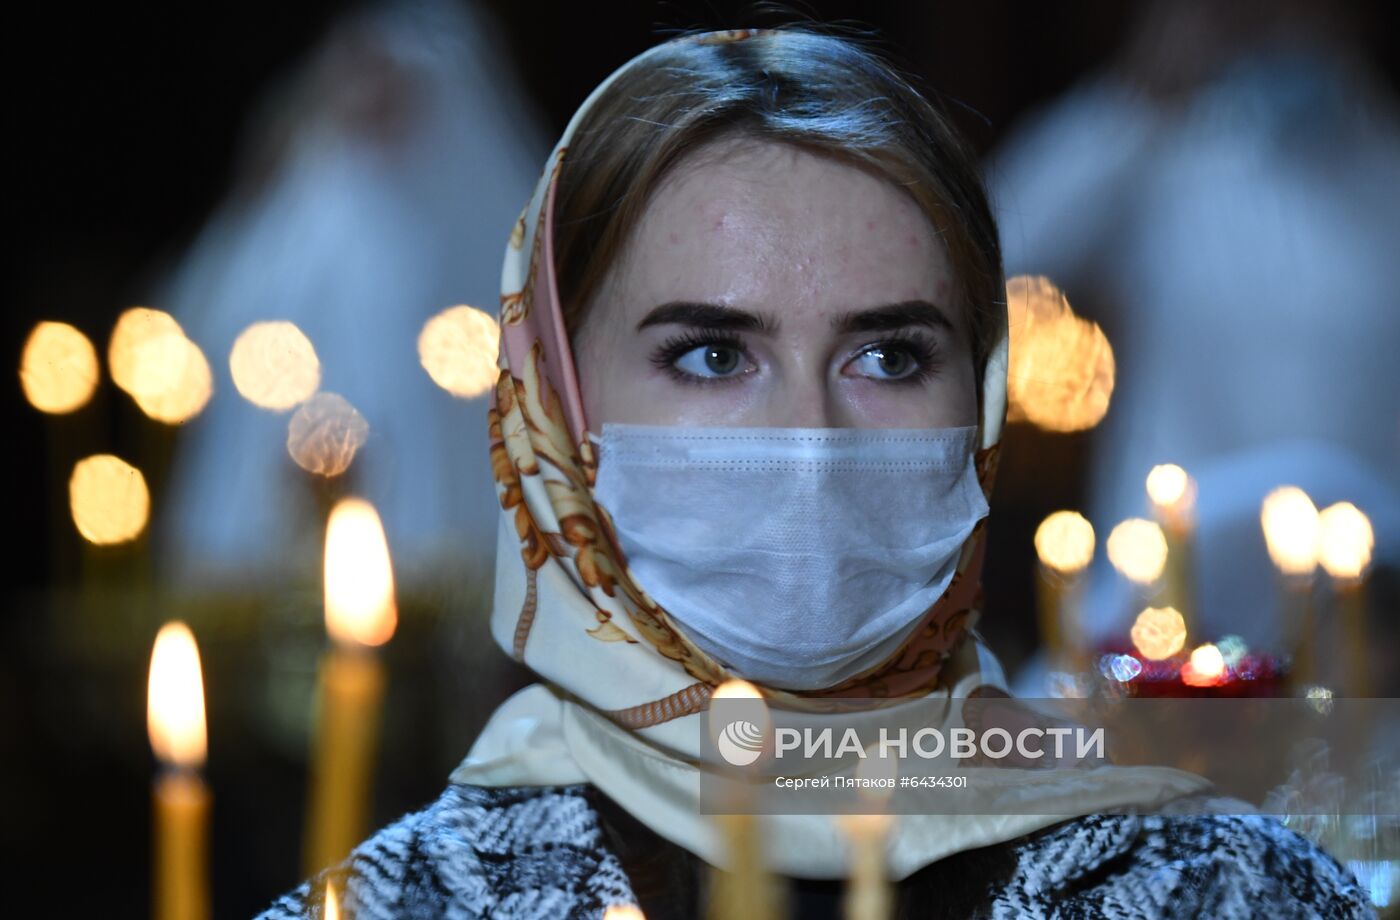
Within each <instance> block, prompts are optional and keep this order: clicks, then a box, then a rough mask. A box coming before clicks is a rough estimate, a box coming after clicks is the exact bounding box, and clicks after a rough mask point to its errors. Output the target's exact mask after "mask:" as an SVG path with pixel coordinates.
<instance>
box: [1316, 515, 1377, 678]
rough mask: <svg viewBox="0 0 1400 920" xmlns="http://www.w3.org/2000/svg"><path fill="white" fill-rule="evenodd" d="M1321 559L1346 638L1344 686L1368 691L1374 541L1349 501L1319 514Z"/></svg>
mask: <svg viewBox="0 0 1400 920" xmlns="http://www.w3.org/2000/svg"><path fill="white" fill-rule="evenodd" d="M1318 527H1319V531H1320V546H1319V550H1320V554H1319V555H1320V559H1319V561H1320V562H1321V563H1322V567H1323V568H1324V569H1326V570H1327V574H1328V575H1329V576H1331V579H1332V592H1333V597H1334V600H1335V602H1336V612H1337V619H1338V620H1340V624H1339V625H1340V627H1341V630H1342V635H1343V637H1344V639H1345V649H1346V651H1345V653H1344V658H1345V662H1346V678H1345V681H1344V684H1343V686H1344V687H1345V688H1346V695H1347V696H1350V697H1366V696H1370V695H1371V673H1370V672H1371V669H1370V665H1369V663H1368V661H1367V644H1366V593H1365V578H1366V568H1367V566H1369V565H1370V564H1371V550H1372V549H1374V547H1375V543H1376V537H1375V533H1374V532H1373V531H1372V530H1371V521H1370V519H1368V518H1367V517H1366V515H1365V514H1364V513H1362V511H1361V510H1360V509H1359V508H1357V507H1356V506H1355V505H1353V504H1352V503H1351V502H1338V503H1337V504H1335V505H1329V506H1328V507H1327V508H1324V509H1323V510H1322V512H1321V514H1319V515H1318Z"/></svg>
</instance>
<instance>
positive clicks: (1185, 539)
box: [1147, 463, 1199, 635]
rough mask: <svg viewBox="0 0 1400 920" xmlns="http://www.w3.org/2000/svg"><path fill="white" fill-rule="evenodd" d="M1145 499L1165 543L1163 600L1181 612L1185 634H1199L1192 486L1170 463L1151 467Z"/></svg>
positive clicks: (1189, 478)
mask: <svg viewBox="0 0 1400 920" xmlns="http://www.w3.org/2000/svg"><path fill="white" fill-rule="evenodd" d="M1147 497H1148V499H1149V500H1150V501H1151V502H1152V510H1153V513H1154V515H1155V516H1156V518H1157V521H1158V523H1159V524H1161V526H1162V534H1163V536H1164V537H1165V538H1166V541H1167V561H1166V569H1165V571H1164V572H1163V577H1164V579H1165V581H1166V586H1165V590H1166V597H1165V600H1166V602H1167V603H1168V604H1170V605H1171V606H1172V607H1175V608H1176V609H1177V610H1179V611H1180V612H1181V616H1182V619H1183V620H1185V621H1186V631H1187V633H1188V634H1190V635H1195V634H1196V633H1197V632H1198V631H1199V624H1198V622H1197V619H1196V596H1195V594H1196V592H1195V579H1194V577H1193V566H1192V553H1193V548H1192V542H1193V537H1194V532H1195V525H1196V521H1195V511H1196V483H1195V480H1193V479H1192V478H1191V477H1190V476H1189V475H1188V474H1187V472H1186V471H1185V470H1184V469H1182V468H1181V467H1179V466H1177V465H1176V464H1174V463H1164V464H1161V465H1159V466H1154V467H1153V468H1152V470H1151V472H1149V473H1148V474H1147Z"/></svg>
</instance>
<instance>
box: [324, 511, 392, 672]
mask: <svg viewBox="0 0 1400 920" xmlns="http://www.w3.org/2000/svg"><path fill="white" fill-rule="evenodd" d="M325 579H326V583H325V591H326V631H327V632H328V633H330V636H331V638H332V639H334V640H336V641H337V642H354V643H359V644H361V645H383V644H384V643H385V642H388V641H389V639H390V638H391V637H392V636H393V635H394V628H395V626H396V625H397V624H398V611H397V607H396V605H395V602H394V573H393V569H392V567H391V566H390V563H389V544H388V541H387V540H386V539H385V537H384V526H383V524H381V523H380V520H379V513H378V512H376V511H375V510H374V506H373V505H371V504H370V503H369V502H367V501H365V500H364V499H361V498H344V499H341V500H340V501H339V502H338V503H337V504H336V506H335V507H334V508H332V509H331V514H330V520H329V521H328V522H327V524H326V558H325Z"/></svg>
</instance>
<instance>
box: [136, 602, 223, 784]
mask: <svg viewBox="0 0 1400 920" xmlns="http://www.w3.org/2000/svg"><path fill="white" fill-rule="evenodd" d="M146 729H147V732H148V734H149V735H150V739H151V749H152V750H153V751H155V755H156V757H158V758H160V759H161V760H162V761H163V762H165V763H167V764H170V765H172V766H180V767H199V766H202V765H203V764H204V759H205V756H206V753H207V750H208V734H207V729H206V727H205V721H204V678H203V677H202V675H201V673H200V666H199V646H197V645H196V644H195V641H194V633H192V632H190V628H189V627H188V626H186V625H185V624H184V623H183V622H181V621H180V620H172V621H171V622H169V623H166V624H165V625H164V626H162V627H161V628H160V632H158V633H157V634H156V641H155V645H154V646H153V647H152V649H151V672H150V680H149V683H148V684H147V689H146Z"/></svg>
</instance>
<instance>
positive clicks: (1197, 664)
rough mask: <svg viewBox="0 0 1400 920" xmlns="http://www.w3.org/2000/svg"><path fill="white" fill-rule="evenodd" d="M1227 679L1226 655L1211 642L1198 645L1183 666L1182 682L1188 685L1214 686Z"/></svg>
mask: <svg viewBox="0 0 1400 920" xmlns="http://www.w3.org/2000/svg"><path fill="white" fill-rule="evenodd" d="M1224 679H1225V656H1224V655H1222V654H1221V653H1220V649H1218V648H1216V647H1215V646H1214V645H1211V644H1210V643H1209V642H1207V643H1205V644H1204V645H1198V646H1197V647H1196V648H1195V649H1193V650H1192V652H1191V658H1190V660H1189V661H1187V662H1186V664H1184V665H1183V666H1182V668H1181V682H1182V683H1184V684H1186V685H1187V686H1188V687H1213V686H1215V685H1216V684H1218V683H1221V682H1222V681H1224Z"/></svg>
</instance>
